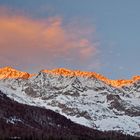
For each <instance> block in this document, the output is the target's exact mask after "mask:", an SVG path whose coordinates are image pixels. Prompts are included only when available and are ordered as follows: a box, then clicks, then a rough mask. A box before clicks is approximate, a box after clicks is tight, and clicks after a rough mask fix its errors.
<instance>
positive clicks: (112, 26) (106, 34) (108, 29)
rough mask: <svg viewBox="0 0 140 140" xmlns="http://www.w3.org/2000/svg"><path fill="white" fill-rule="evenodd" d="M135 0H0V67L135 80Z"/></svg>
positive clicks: (138, 67)
mask: <svg viewBox="0 0 140 140" xmlns="http://www.w3.org/2000/svg"><path fill="white" fill-rule="evenodd" d="M139 5H140V1H139V0H133V1H132V0H123V1H122V0H117V1H116V0H105V1H103V0H0V67H4V66H11V67H14V68H17V69H19V70H22V71H27V72H31V73H34V72H37V71H40V70H41V69H53V68H58V67H64V68H69V69H79V70H84V71H94V72H98V73H100V74H103V75H104V76H106V77H108V78H110V79H129V78H131V77H132V76H133V75H140V61H139V60H140V8H139Z"/></svg>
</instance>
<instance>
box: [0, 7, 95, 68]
mask: <svg viewBox="0 0 140 140" xmlns="http://www.w3.org/2000/svg"><path fill="white" fill-rule="evenodd" d="M0 11H2V12H1V13H2V14H0V50H1V51H0V63H1V64H2V65H20V64H21V65H30V64H31V65H36V66H44V67H45V66H46V67H52V66H55V65H56V66H58V65H57V62H59V61H65V62H64V63H69V64H70V65H71V64H72V63H75V64H78V65H83V62H84V63H86V61H87V62H88V61H89V60H90V59H91V58H93V57H95V56H96V54H97V52H98V46H97V44H96V42H94V41H91V39H90V38H91V35H93V34H94V36H95V29H94V27H92V28H91V27H90V29H89V27H86V26H81V24H80V22H79V26H74V25H73V24H71V23H66V24H64V23H63V19H62V18H61V17H50V18H48V19H40V20H39V19H32V18H29V17H26V16H23V15H19V14H18V15H16V16H13V15H10V14H9V11H8V10H7V9H2V8H0ZM61 59H64V60H61ZM7 62H9V64H7Z"/></svg>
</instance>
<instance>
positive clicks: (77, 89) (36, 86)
mask: <svg viewBox="0 0 140 140" xmlns="http://www.w3.org/2000/svg"><path fill="white" fill-rule="evenodd" d="M133 79H134V80H130V81H131V82H129V83H128V81H126V82H125V80H123V81H121V83H122V85H123V86H120V85H119V84H117V86H113V85H111V82H112V81H113V80H109V79H107V78H105V77H104V76H101V75H99V74H96V73H92V72H91V73H90V72H81V71H71V70H67V69H55V70H52V71H49V70H43V71H41V72H39V73H38V74H36V75H34V76H32V77H30V78H27V79H25V78H16V79H13V78H10V79H9V78H6V79H1V80H0V89H1V90H2V91H3V92H4V93H5V94H7V96H8V97H10V98H12V99H14V100H16V101H18V102H20V103H23V104H28V105H34V106H39V107H43V108H47V109H51V110H53V111H55V112H58V113H59V114H61V115H64V116H66V117H67V118H69V119H71V120H72V121H74V122H76V123H79V124H82V125H85V126H88V127H91V128H94V129H98V130H102V131H110V130H114V131H118V132H121V133H124V134H130V135H136V136H140V104H139V102H140V93H139V92H140V90H139V89H140V81H139V76H137V77H136V78H133ZM117 82H120V80H117V81H116V83H117ZM124 83H126V84H124ZM114 85H116V84H114ZM118 85H119V86H118Z"/></svg>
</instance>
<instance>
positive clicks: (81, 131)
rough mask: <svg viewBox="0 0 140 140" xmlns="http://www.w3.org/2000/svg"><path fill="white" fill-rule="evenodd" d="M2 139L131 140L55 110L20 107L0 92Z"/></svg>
mask: <svg viewBox="0 0 140 140" xmlns="http://www.w3.org/2000/svg"><path fill="white" fill-rule="evenodd" d="M0 139H30V140H47V139H48V140H94V139H95V140H119V139H120V140H129V139H130V140H131V139H134V140H136V139H138V138H135V137H131V136H125V135H122V134H119V133H115V132H100V131H97V130H93V129H90V128H87V127H84V126H81V125H78V124H76V123H73V122H72V121H70V120H69V119H67V118H66V117H64V116H62V115H60V114H58V113H55V112H53V111H51V110H47V109H43V108H39V107H34V106H28V105H24V104H19V103H17V102H15V101H14V100H11V99H9V98H8V97H7V96H6V95H5V94H3V93H2V92H0Z"/></svg>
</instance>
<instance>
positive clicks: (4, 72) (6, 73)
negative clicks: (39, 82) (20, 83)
mask: <svg viewBox="0 0 140 140" xmlns="http://www.w3.org/2000/svg"><path fill="white" fill-rule="evenodd" d="M29 77H31V75H30V74H29V73H27V72H21V71H19V70H16V69H14V68H12V67H9V66H8V67H4V68H1V69H0V79H6V78H7V79H11V78H23V79H28V78H29Z"/></svg>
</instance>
